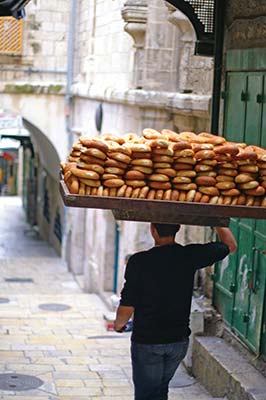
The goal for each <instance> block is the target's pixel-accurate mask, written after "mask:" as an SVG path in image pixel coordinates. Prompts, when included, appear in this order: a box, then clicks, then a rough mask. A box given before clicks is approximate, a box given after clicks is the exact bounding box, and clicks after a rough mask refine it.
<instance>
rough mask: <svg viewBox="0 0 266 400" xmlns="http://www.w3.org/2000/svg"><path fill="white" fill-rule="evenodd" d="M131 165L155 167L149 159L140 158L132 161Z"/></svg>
mask: <svg viewBox="0 0 266 400" xmlns="http://www.w3.org/2000/svg"><path fill="white" fill-rule="evenodd" d="M131 165H140V166H142V167H149V168H151V167H152V166H153V162H152V160H150V159H149V158H138V159H136V160H132V161H131Z"/></svg>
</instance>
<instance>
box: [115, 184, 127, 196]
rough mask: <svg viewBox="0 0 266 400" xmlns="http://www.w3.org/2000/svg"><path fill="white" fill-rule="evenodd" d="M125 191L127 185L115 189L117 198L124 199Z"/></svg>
mask: <svg viewBox="0 0 266 400" xmlns="http://www.w3.org/2000/svg"><path fill="white" fill-rule="evenodd" d="M126 190H127V185H123V186H120V188H118V189H117V194H116V195H117V197H125V195H126Z"/></svg>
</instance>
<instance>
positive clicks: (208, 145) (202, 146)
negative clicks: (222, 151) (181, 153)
mask: <svg viewBox="0 0 266 400" xmlns="http://www.w3.org/2000/svg"><path fill="white" fill-rule="evenodd" d="M213 147H214V146H213V144H211V143H193V144H192V149H193V150H194V152H195V153H196V152H197V151H201V150H213Z"/></svg>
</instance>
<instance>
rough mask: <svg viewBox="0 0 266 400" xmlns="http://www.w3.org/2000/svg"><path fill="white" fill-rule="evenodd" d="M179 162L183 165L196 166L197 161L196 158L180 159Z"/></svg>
mask: <svg viewBox="0 0 266 400" xmlns="http://www.w3.org/2000/svg"><path fill="white" fill-rule="evenodd" d="M178 162H180V163H182V164H191V165H195V164H196V159H195V158H194V157H180V158H179V159H178Z"/></svg>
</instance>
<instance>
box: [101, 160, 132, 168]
mask: <svg viewBox="0 0 266 400" xmlns="http://www.w3.org/2000/svg"><path fill="white" fill-rule="evenodd" d="M104 166H105V167H114V168H121V169H126V168H127V164H125V163H122V162H120V161H117V160H114V159H113V158H108V159H107V160H106V161H105V163H104Z"/></svg>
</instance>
